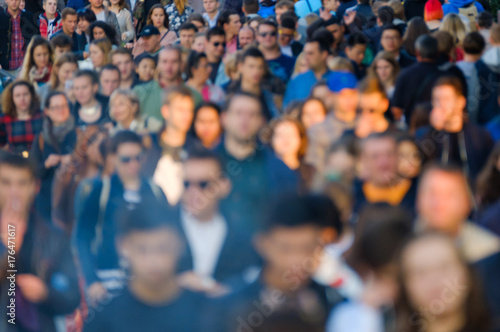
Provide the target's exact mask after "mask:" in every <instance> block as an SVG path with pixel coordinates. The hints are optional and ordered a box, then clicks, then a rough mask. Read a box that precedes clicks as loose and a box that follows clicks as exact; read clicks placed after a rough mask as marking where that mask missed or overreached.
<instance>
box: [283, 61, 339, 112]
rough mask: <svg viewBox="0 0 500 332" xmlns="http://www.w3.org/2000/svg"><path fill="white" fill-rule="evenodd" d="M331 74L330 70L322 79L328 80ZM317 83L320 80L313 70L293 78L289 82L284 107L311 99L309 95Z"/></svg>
mask: <svg viewBox="0 0 500 332" xmlns="http://www.w3.org/2000/svg"><path fill="white" fill-rule="evenodd" d="M330 73H331V72H330V71H329V70H328V71H327V72H326V73H325V74H324V75H323V76H322V78H323V79H325V80H326V78H327V77H328V75H329V74H330ZM316 83H318V80H317V79H316V76H315V75H314V72H313V71H312V70H309V71H307V72H305V73H303V74H300V75H297V76H296V77H294V78H292V79H291V80H290V82H288V86H287V88H286V92H285V98H284V99H283V107H286V105H287V104H288V103H290V102H291V101H294V100H303V99H306V98H307V97H309V93H310V92H311V89H312V87H313V86H314V84H316Z"/></svg>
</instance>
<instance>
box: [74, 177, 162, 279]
mask: <svg viewBox="0 0 500 332" xmlns="http://www.w3.org/2000/svg"><path fill="white" fill-rule="evenodd" d="M109 181H110V182H109V186H110V187H109V195H108V199H107V203H106V207H105V208H104V211H102V210H101V208H100V203H101V198H102V196H101V192H102V189H103V187H104V181H103V180H101V179H96V180H95V181H94V183H93V185H92V186H91V188H89V190H90V193H89V195H88V197H87V199H86V200H85V203H84V207H83V210H82V212H81V215H80V217H79V218H78V221H77V224H76V227H75V230H74V232H75V234H74V245H75V246H76V249H77V252H78V258H79V261H80V264H81V267H82V272H83V275H84V277H85V282H86V283H87V285H90V284H92V283H93V282H95V281H99V278H98V277H97V273H96V272H97V270H99V269H118V268H119V264H118V262H119V261H118V254H117V252H116V249H115V234H116V232H115V215H116V213H117V212H118V211H119V210H120V209H123V208H129V206H130V204H127V203H126V202H125V200H124V198H123V194H124V192H125V189H124V188H123V184H122V182H121V180H120V178H119V177H118V175H116V174H115V175H113V176H111V178H110V179H109ZM154 186H155V185H153V184H152V183H151V182H150V181H148V180H145V179H143V180H142V184H141V188H140V189H139V195H140V196H141V201H142V202H147V201H151V200H156V201H158V203H160V204H161V205H162V206H164V207H165V208H167V206H168V203H167V198H166V197H165V195H164V194H163V192H162V191H161V189H159V188H158V187H156V188H155V187H154ZM100 216H102V218H101V217H100Z"/></svg>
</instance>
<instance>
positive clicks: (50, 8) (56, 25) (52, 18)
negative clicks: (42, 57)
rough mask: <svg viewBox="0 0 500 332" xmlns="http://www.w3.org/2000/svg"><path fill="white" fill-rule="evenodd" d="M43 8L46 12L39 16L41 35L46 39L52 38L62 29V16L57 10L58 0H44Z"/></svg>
mask: <svg viewBox="0 0 500 332" xmlns="http://www.w3.org/2000/svg"><path fill="white" fill-rule="evenodd" d="M43 9H44V10H45V12H44V13H41V14H40V16H39V17H38V24H39V27H40V35H41V36H42V37H43V38H45V39H50V37H52V36H53V35H54V34H55V33H56V32H58V31H59V30H61V29H62V17H61V14H60V13H59V12H58V11H57V1H56V0H43Z"/></svg>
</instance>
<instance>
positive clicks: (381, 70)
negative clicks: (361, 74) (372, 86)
mask: <svg viewBox="0 0 500 332" xmlns="http://www.w3.org/2000/svg"><path fill="white" fill-rule="evenodd" d="M375 72H376V73H377V76H378V78H379V79H380V81H382V82H383V83H385V82H388V81H389V80H391V78H392V75H393V73H394V68H393V67H392V65H391V63H390V62H389V61H386V60H384V59H380V60H378V61H377V63H376V65H375Z"/></svg>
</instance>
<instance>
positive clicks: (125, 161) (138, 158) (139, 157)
mask: <svg viewBox="0 0 500 332" xmlns="http://www.w3.org/2000/svg"><path fill="white" fill-rule="evenodd" d="M118 159H119V160H120V162H121V163H123V164H128V163H129V162H131V161H132V160H135V161H137V162H140V161H141V160H142V154H138V155H137V156H118Z"/></svg>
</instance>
